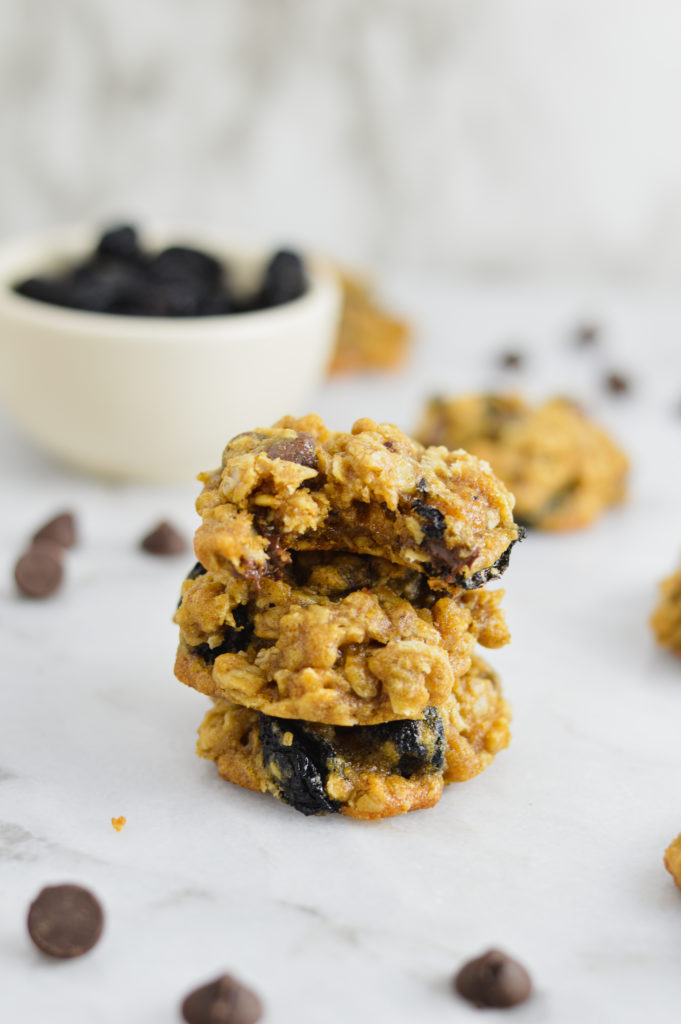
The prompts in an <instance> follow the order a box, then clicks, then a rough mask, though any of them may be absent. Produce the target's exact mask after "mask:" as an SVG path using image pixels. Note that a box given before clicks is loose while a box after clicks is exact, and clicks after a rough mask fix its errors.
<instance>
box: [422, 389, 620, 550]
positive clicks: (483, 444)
mask: <svg viewBox="0 0 681 1024" xmlns="http://www.w3.org/2000/svg"><path fill="white" fill-rule="evenodd" d="M416 436H417V437H418V438H419V440H420V441H421V442H422V443H423V444H426V445H439V444H444V445H447V446H448V447H449V448H465V449H466V450H467V451H469V452H471V453H472V454H474V455H477V456H478V457H479V458H481V459H485V460H486V461H487V462H489V463H490V464H491V466H492V469H493V470H494V472H495V473H496V474H497V475H498V476H499V477H500V478H501V479H502V480H503V481H504V483H505V484H506V486H507V487H508V488H509V490H511V491H512V492H513V494H514V495H515V499H516V518H517V519H519V520H520V521H521V522H522V523H524V524H525V525H526V526H532V527H536V528H537V529H541V530H573V529H577V528H579V527H583V526H587V525H588V524H589V523H591V522H593V520H595V519H597V518H598V517H599V516H600V515H601V514H602V513H603V512H604V511H605V509H607V508H608V507H609V506H611V505H615V504H617V503H618V502H620V501H622V500H623V499H624V497H625V482H626V476H627V470H628V462H627V459H626V456H625V455H624V454H623V453H622V452H621V451H620V449H619V448H618V447H617V445H616V444H615V442H614V441H613V440H612V439H611V438H610V437H609V436H608V435H607V434H606V433H605V431H603V430H602V429H601V428H600V427H598V426H597V425H596V424H595V423H593V422H592V421H591V420H590V419H589V418H588V417H587V416H586V415H585V414H584V413H583V412H582V411H581V409H579V407H578V406H577V405H575V404H574V403H572V402H570V401H568V400H566V399H562V398H554V399H552V400H550V401H548V402H544V403H543V404H542V405H539V406H536V407H533V406H530V405H529V404H528V403H527V402H525V401H524V399H522V398H520V397H518V396H517V395H471V396H465V397H461V398H451V399H447V398H433V399H432V400H431V401H430V402H429V403H428V405H427V406H426V409H425V412H424V415H423V418H422V420H421V423H420V426H419V428H418V430H417V431H416Z"/></svg>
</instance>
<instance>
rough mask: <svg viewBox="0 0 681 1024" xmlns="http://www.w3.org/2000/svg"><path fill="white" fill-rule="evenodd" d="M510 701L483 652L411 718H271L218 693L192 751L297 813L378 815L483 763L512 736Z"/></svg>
mask: <svg viewBox="0 0 681 1024" xmlns="http://www.w3.org/2000/svg"><path fill="white" fill-rule="evenodd" d="M509 719H510V713H509V709H508V705H507V704H506V702H505V701H504V699H503V697H502V696H501V690H500V686H499V681H498V678H497V677H496V675H495V673H494V672H492V670H491V669H490V668H489V666H487V665H486V664H485V663H484V662H483V661H481V660H480V659H475V661H474V663H473V665H472V667H471V669H470V671H469V672H468V673H467V675H466V676H465V677H464V679H462V680H460V682H459V686H458V687H457V695H455V694H452V696H451V697H450V698H449V700H448V701H447V703H446V704H445V705H444V707H442V708H440V709H437V708H434V707H428V708H426V709H425V710H424V712H423V715H422V716H421V717H420V718H419V719H417V720H406V721H399V722H389V723H385V724H382V725H373V726H355V727H351V728H347V727H338V726H331V725H319V724H311V723H309V722H303V721H297V720H290V719H288V720H286V719H277V718H273V717H270V716H268V715H263V714H261V713H258V712H257V711H252V710H249V709H247V708H244V707H240V706H239V705H237V704H234V703H232V702H231V701H227V700H218V701H217V702H216V704H215V706H214V707H213V708H212V709H211V710H210V711H209V712H208V714H207V715H206V717H205V719H204V721H203V723H202V725H201V727H200V728H199V740H198V747H197V753H198V754H199V755H200V756H201V757H205V758H207V759H209V760H213V761H215V762H216V765H217V768H218V771H219V773H220V775H221V776H222V777H223V778H224V779H226V780H227V781H229V782H233V783H236V784H237V785H239V786H243V787H244V788H246V789H252V790H256V791H260V792H264V793H271V794H272V795H273V796H276V797H277V798H278V799H279V800H282V801H284V802H285V803H288V804H291V805H292V806H293V807H295V808H296V810H299V811H301V812H302V813H303V814H308V815H309V814H325V813H329V812H340V813H341V814H346V815H348V816H349V817H353V818H362V819H367V820H371V819H377V818H387V817H390V816H392V815H395V814H404V813H405V812H407V811H411V810H416V809H419V808H425V807H432V806H433V805H434V804H435V803H437V801H438V800H439V798H440V796H441V794H442V789H443V787H444V785H445V784H446V783H449V782H455V781H461V780H463V779H467V778H470V777H471V776H472V775H475V774H477V773H478V772H480V771H482V770H483V769H484V768H485V767H487V765H488V764H489V763H490V761H491V760H492V759H493V757H494V755H495V754H496V753H498V752H499V751H500V750H502V749H503V748H504V747H505V746H506V745H507V744H508V739H509V732H508V723H509Z"/></svg>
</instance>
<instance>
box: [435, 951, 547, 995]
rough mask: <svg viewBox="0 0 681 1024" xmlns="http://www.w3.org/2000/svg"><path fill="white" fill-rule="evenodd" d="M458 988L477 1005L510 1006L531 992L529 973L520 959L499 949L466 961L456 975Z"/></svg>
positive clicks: (455, 980)
mask: <svg viewBox="0 0 681 1024" xmlns="http://www.w3.org/2000/svg"><path fill="white" fill-rule="evenodd" d="M454 987H455V989H456V991H457V992H458V993H459V995H460V996H462V997H463V998H464V999H467V1000H468V1002H469V1003H473V1004H474V1005H475V1006H479V1007H482V1006H490V1007H497V1008H502V1007H509V1006H517V1005H518V1004H519V1003H524V1002H525V1000H526V999H528V998H529V996H530V994H531V992H532V981H531V979H530V976H529V974H528V973H527V971H526V970H525V968H524V967H523V966H522V964H519V963H518V961H517V960H512V959H511V957H509V956H507V955H506V954H505V953H501V952H500V951H499V950H497V949H490V950H489V952H487V953H485V954H483V956H479V957H476V959H475V960H469V961H468V963H466V964H464V965H463V967H462V968H461V970H460V971H459V973H458V974H457V975H456V977H455V979H454Z"/></svg>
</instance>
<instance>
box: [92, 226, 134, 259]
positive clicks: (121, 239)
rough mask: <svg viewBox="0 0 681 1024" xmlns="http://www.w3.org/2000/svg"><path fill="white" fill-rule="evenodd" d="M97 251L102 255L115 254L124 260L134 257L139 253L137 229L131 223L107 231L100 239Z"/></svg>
mask: <svg viewBox="0 0 681 1024" xmlns="http://www.w3.org/2000/svg"><path fill="white" fill-rule="evenodd" d="M97 253H98V255H100V256H115V257H116V258H117V259H122V260H128V259H132V258H133V257H135V256H137V255H138V254H139V247H138V243H137V231H136V230H135V228H134V227H132V225H130V224H123V225H121V227H117V228H111V229H110V230H109V231H105V232H104V234H103V235H102V237H101V238H100V239H99V243H98V245H97Z"/></svg>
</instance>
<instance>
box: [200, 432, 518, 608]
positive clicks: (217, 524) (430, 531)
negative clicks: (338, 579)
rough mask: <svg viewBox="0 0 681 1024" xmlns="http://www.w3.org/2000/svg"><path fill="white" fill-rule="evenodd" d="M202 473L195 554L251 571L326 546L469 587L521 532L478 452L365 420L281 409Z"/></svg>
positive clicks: (502, 562) (258, 575)
mask: <svg viewBox="0 0 681 1024" xmlns="http://www.w3.org/2000/svg"><path fill="white" fill-rule="evenodd" d="M200 479H201V480H202V481H203V483H204V488H203V492H202V493H201V495H200V496H199V498H198V500H197V505H196V507H197V511H198V512H199V515H200V516H201V517H202V520H203V522H202V525H201V526H200V527H199V529H198V531H197V533H196V537H195V544H194V546H195V551H196V556H197V558H198V559H199V561H200V562H201V563H202V565H204V566H205V567H206V568H207V569H209V570H211V571H213V572H217V573H224V572H226V571H230V570H234V571H235V572H236V573H237V574H238V575H240V576H243V577H245V578H247V579H251V580H254V581H260V580H262V579H263V578H266V577H268V576H269V577H272V576H274V577H276V576H277V575H278V573H279V571H280V569H281V566H282V565H284V564H286V563H287V562H288V561H289V559H290V557H291V551H301V550H315V551H324V550H328V551H346V552H352V553H356V554H363V555H374V556H378V557H381V558H385V559H387V560H388V561H390V562H393V563H395V564H397V565H402V566H406V567H407V568H410V569H417V570H418V571H419V572H421V573H423V574H424V575H425V576H426V577H427V579H428V581H429V583H430V585H431V586H432V587H433V588H434V589H435V590H439V591H442V590H455V589H458V588H466V589H472V588H475V587H479V586H482V585H483V584H484V583H486V582H487V581H488V580H489V579H492V578H495V577H497V576H499V575H501V573H502V572H503V571H504V569H505V568H506V566H507V564H508V559H509V553H510V550H511V547H512V545H513V544H514V543H515V542H516V541H517V540H518V539H519V538H520V536H521V534H522V530H521V528H520V527H518V526H517V525H516V524H515V523H514V521H513V514H512V513H513V497H512V495H511V494H509V492H508V491H507V490H506V488H505V487H504V485H503V484H501V483H500V482H499V480H498V479H497V478H496V477H495V476H494V474H493V473H492V471H491V470H490V468H489V466H488V465H487V464H486V463H485V462H483V461H481V460H480V459H478V458H476V457H475V456H473V455H469V454H468V453H467V452H463V451H458V452H450V451H448V450H447V449H446V448H424V447H422V446H421V445H420V444H418V443H416V442H415V441H412V440H411V439H410V438H409V437H407V436H406V435H405V434H403V433H402V432H401V431H400V430H398V429H397V427H394V426H391V425H389V424H382V425H379V424H376V423H374V422H373V420H369V419H362V420H358V421H357V422H356V423H355V424H354V426H353V428H352V432H351V433H350V434H346V433H340V432H339V433H334V432H332V431H330V430H327V428H326V427H325V426H324V424H323V423H322V421H321V420H320V419H319V417H318V416H306V417H304V418H303V419H294V418H292V417H285V418H284V419H282V420H280V421H279V422H278V423H277V424H276V425H275V426H274V427H271V428H269V429H263V430H256V431H252V432H250V433H246V434H240V435H238V436H237V437H235V438H234V439H233V440H232V441H230V443H229V444H228V445H227V447H226V448H225V451H224V453H223V457H222V465H221V467H220V468H219V469H217V470H215V471H214V472H212V473H206V474H204V475H203V476H202V477H200Z"/></svg>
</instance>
